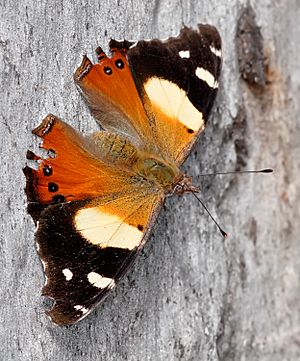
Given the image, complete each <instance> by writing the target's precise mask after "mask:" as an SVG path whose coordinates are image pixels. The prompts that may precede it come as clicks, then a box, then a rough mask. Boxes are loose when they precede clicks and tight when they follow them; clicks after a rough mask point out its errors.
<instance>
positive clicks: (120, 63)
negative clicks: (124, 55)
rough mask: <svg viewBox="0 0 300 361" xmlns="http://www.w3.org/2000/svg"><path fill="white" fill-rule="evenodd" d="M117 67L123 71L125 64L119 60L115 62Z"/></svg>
mask: <svg viewBox="0 0 300 361" xmlns="http://www.w3.org/2000/svg"><path fill="white" fill-rule="evenodd" d="M115 64H116V67H117V68H119V69H123V68H124V62H123V60H121V59H118V60H116V61H115Z"/></svg>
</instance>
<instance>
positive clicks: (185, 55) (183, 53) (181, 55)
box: [178, 50, 190, 59]
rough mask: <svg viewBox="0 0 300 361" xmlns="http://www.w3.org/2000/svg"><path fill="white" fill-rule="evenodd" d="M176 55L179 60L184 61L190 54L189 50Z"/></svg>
mask: <svg viewBox="0 0 300 361" xmlns="http://www.w3.org/2000/svg"><path fill="white" fill-rule="evenodd" d="M178 54H179V56H180V57H181V58H186V59H188V58H189V57H190V52H189V50H181V51H180V52H179V53H178Z"/></svg>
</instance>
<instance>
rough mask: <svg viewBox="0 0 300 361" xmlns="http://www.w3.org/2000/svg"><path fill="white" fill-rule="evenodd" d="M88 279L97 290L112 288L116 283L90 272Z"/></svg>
mask: <svg viewBox="0 0 300 361" xmlns="http://www.w3.org/2000/svg"><path fill="white" fill-rule="evenodd" d="M87 278H88V281H89V282H90V284H91V285H93V286H95V287H97V288H106V287H109V288H112V287H114V285H115V281H114V280H113V279H112V278H108V277H103V276H101V275H99V273H97V272H90V273H89V274H88V275H87Z"/></svg>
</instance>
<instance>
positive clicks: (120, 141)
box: [93, 131, 138, 168]
mask: <svg viewBox="0 0 300 361" xmlns="http://www.w3.org/2000/svg"><path fill="white" fill-rule="evenodd" d="M93 140H94V142H95V145H96V147H97V153H99V156H100V158H102V159H104V160H105V161H106V162H109V163H113V164H115V165H120V166H121V165H123V166H125V167H126V168H131V166H132V164H134V163H135V162H136V161H137V158H138V151H137V149H136V148H135V147H134V145H133V144H132V143H131V142H130V141H129V140H127V139H125V138H123V137H121V136H120V135H117V134H112V133H109V132H105V131H101V132H97V133H95V134H93Z"/></svg>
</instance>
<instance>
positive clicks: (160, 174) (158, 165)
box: [134, 153, 181, 193]
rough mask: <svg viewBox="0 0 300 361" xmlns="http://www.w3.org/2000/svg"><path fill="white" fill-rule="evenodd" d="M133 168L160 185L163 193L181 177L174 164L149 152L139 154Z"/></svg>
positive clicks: (170, 188)
mask: <svg viewBox="0 0 300 361" xmlns="http://www.w3.org/2000/svg"><path fill="white" fill-rule="evenodd" d="M134 170H135V171H136V173H138V174H139V175H140V176H142V177H143V178H145V179H146V180H148V181H151V182H153V183H155V184H156V185H158V186H159V187H162V188H163V189H164V191H165V193H169V192H172V190H173V188H174V186H175V184H176V183H177V180H178V179H180V178H181V172H180V170H179V169H178V167H177V166H176V165H173V164H171V163H169V162H167V161H165V160H163V159H160V158H158V157H154V156H152V155H151V154H149V153H140V154H139V158H138V160H137V162H136V163H135V164H134Z"/></svg>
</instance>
